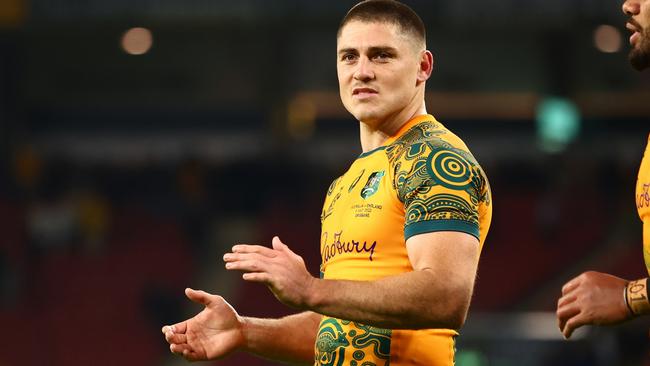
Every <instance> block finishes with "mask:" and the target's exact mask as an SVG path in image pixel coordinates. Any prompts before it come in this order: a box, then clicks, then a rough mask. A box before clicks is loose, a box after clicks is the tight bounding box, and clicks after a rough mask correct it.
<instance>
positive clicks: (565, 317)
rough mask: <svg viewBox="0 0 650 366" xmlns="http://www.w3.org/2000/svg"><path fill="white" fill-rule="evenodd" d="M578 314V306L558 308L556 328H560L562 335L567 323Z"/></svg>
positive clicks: (571, 305)
mask: <svg viewBox="0 0 650 366" xmlns="http://www.w3.org/2000/svg"><path fill="white" fill-rule="evenodd" d="M579 314H580V308H579V307H578V306H575V305H574V304H570V305H564V306H562V307H558V309H557V320H558V327H559V328H560V331H562V332H563V333H564V329H565V327H566V324H567V322H568V321H569V320H570V319H571V318H573V317H575V316H577V315H579Z"/></svg>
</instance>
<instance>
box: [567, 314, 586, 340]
mask: <svg viewBox="0 0 650 366" xmlns="http://www.w3.org/2000/svg"><path fill="white" fill-rule="evenodd" d="M588 323H589V322H588V321H586V319H584V317H582V315H581V314H578V315H576V316H574V317H573V318H571V319H569V320H568V321H567V322H566V325H565V326H564V329H562V335H564V338H566V339H569V338H571V335H572V334H573V331H574V330H576V329H578V328H580V327H581V326H583V325H585V324H588Z"/></svg>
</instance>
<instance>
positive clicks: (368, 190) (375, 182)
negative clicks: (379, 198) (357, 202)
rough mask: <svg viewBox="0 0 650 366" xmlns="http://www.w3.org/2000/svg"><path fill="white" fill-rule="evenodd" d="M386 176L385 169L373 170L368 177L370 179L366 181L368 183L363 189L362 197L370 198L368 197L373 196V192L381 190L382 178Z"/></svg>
mask: <svg viewBox="0 0 650 366" xmlns="http://www.w3.org/2000/svg"><path fill="white" fill-rule="evenodd" d="M383 176H384V171H383V170H380V171H378V172H373V173H371V174H370V176H369V177H368V181H367V182H366V185H365V186H364V187H363V188H362V189H361V198H363V199H364V200H365V199H368V197H370V196H372V195H373V194H375V193H377V191H378V190H379V182H381V178H382V177H383Z"/></svg>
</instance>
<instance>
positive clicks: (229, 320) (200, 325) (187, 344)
mask: <svg viewBox="0 0 650 366" xmlns="http://www.w3.org/2000/svg"><path fill="white" fill-rule="evenodd" d="M185 294H186V295H187V297H188V298H189V299H190V300H192V301H194V302H196V303H199V304H202V305H204V306H205V308H204V309H203V310H202V311H201V312H200V313H198V314H197V315H196V316H194V317H192V318H190V319H188V320H185V321H183V322H180V323H177V324H174V325H171V326H164V327H163V328H162V332H163V334H165V339H166V340H167V342H169V348H170V350H171V351H172V352H173V353H175V354H179V355H182V356H183V357H185V358H186V359H188V360H190V361H200V360H214V359H219V358H222V357H224V356H226V355H228V354H230V353H231V352H233V351H235V350H237V349H238V348H240V347H241V346H242V345H243V343H244V336H243V332H242V322H241V318H240V317H239V315H238V314H237V312H236V311H235V309H233V307H232V306H230V304H228V303H227V302H226V301H225V300H224V299H223V298H222V297H221V296H217V295H212V294H209V293H207V292H204V291H195V290H192V289H189V288H188V289H186V290H185Z"/></svg>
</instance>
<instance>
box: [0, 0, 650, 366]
mask: <svg viewBox="0 0 650 366" xmlns="http://www.w3.org/2000/svg"><path fill="white" fill-rule="evenodd" d="M353 3H354V2H352V1H336V2H334V1H298V0H282V1H280V0H274V1H267V0H239V1H236V2H233V1H225V0H185V1H179V0H142V1H130V0H111V1H104V0H85V1H80V0H57V1H51V0H1V1H0V149H1V150H2V154H1V155H0V228H1V230H0V233H1V234H0V324H2V325H3V328H4V329H3V331H2V332H0V345H1V346H0V365H2V366H14V365H52V366H59V365H60V366H63V365H98V366H103V365H182V364H185V363H184V361H182V360H180V359H178V358H174V357H172V356H171V355H169V353H168V350H167V345H166V343H165V342H164V339H163V337H162V336H161V334H160V327H161V326H162V325H163V324H169V323H171V322H175V321H178V320H181V319H184V318H185V317H187V316H189V315H192V314H194V313H196V312H197V311H198V310H199V307H198V306H194V305H193V304H191V303H189V301H187V300H186V299H185V298H184V295H183V289H184V288H185V287H187V286H192V287H194V288H202V289H205V290H208V291H212V292H216V293H219V294H222V295H223V296H224V297H226V299H227V300H229V301H230V302H231V303H232V304H234V306H235V307H236V308H237V309H238V311H239V312H240V313H241V314H243V315H258V316H277V315H282V314H287V313H290V312H291V310H290V309H287V308H286V307H284V306H282V305H281V304H279V303H278V302H277V301H276V300H275V298H274V297H273V296H272V295H271V294H270V292H269V291H268V290H267V289H266V288H264V287H263V286H259V285H250V284H245V283H244V282H243V281H242V280H241V279H240V278H239V275H238V274H230V273H226V272H225V271H224V270H223V268H222V267H223V266H222V261H221V255H222V254H223V253H224V252H225V251H226V250H227V249H228V248H229V247H230V246H231V245H232V244H234V243H237V242H251V243H262V244H268V243H269V242H270V238H271V237H272V235H275V234H278V235H280V237H282V238H283V239H284V240H285V242H287V243H289V244H290V246H292V247H293V248H294V250H295V251H297V252H298V253H300V254H301V255H303V256H304V257H305V259H306V260H307V262H308V265H309V268H310V270H311V272H312V273H314V274H317V273H318V263H319V255H318V249H317V247H318V242H319V239H318V238H319V215H320V205H321V200H322V198H323V195H324V192H325V190H326V188H327V186H328V185H329V183H330V182H331V180H332V179H333V178H334V177H336V176H338V175H340V174H341V173H342V172H344V170H345V169H346V168H347V166H348V164H349V163H350V162H351V161H352V160H353V159H354V158H355V157H356V156H357V155H358V154H359V153H360V148H359V143H358V127H357V125H356V123H355V121H354V120H353V119H352V118H351V117H350V116H349V115H348V114H347V113H346V112H345V110H344V109H343V108H342V106H341V104H340V102H339V99H338V91H337V81H336V70H335V52H334V51H335V32H336V28H337V26H338V22H339V20H340V18H341V17H342V16H343V15H344V13H345V12H346V11H347V9H348V8H349V7H350V6H351V5H352V4H353ZM407 3H408V4H411V5H412V6H413V7H414V8H415V9H416V11H417V12H418V13H419V14H420V15H421V16H422V18H423V19H424V20H425V22H426V24H427V27H428V34H429V35H428V44H429V48H430V49H431V50H432V51H433V53H434V55H435V57H436V68H435V71H434V75H433V77H432V78H431V80H430V82H429V83H428V95H427V100H428V107H429V111H430V112H431V113H432V114H434V115H435V116H436V117H437V118H438V119H439V120H441V121H443V122H444V123H445V124H446V125H447V126H448V127H450V128H451V129H452V130H454V131H455V132H456V133H458V134H459V135H460V136H461V137H463V138H464V140H465V141H466V143H467V144H468V145H469V147H470V148H471V149H472V151H473V152H474V154H475V155H476V156H477V158H478V159H479V161H480V162H481V164H482V165H483V167H484V169H485V170H486V172H487V174H488V176H489V178H490V180H491V184H492V189H493V196H494V210H495V211H494V220H493V223H492V229H491V232H490V236H489V237H488V240H487V242H486V245H485V247H484V251H483V254H482V259H481V263H480V268H479V276H478V281H477V289H476V293H475V298H474V301H473V304H472V307H471V310H470V316H469V320H468V323H467V326H466V328H465V329H464V330H463V332H462V333H461V337H460V338H459V342H458V349H459V354H458V360H457V361H458V365H460V366H487V365H490V366H509V365H513V366H514V365H517V366H521V365H526V366H528V365H530V366H537V365H540V366H541V365H567V366H569V365H571V366H574V365H575V366H577V365H641V364H646V365H647V364H650V361H649V360H650V358H649V357H648V350H649V349H650V348H649V347H648V344H649V339H648V329H649V328H650V323H648V321H646V320H642V319H641V320H639V321H637V322H635V323H633V324H632V323H630V324H627V325H624V326H621V327H617V328H611V329H595V328H593V329H586V330H585V331H583V332H580V333H579V334H578V335H577V336H576V340H573V341H571V342H566V341H563V340H562V339H561V337H560V333H559V332H558V331H557V330H556V328H555V319H554V314H553V311H554V309H555V302H556V300H557V297H558V295H559V290H560V286H561V285H562V283H564V282H565V281H566V280H568V279H569V278H571V277H573V276H574V275H576V274H578V273H580V272H582V271H583V270H586V269H596V270H600V271H607V272H610V273H613V274H616V275H619V276H622V277H627V278H639V277H642V276H643V275H644V271H645V269H644V265H643V259H642V251H641V224H640V221H639V219H638V217H637V216H636V208H635V204H634V199H633V197H634V184H635V181H636V173H637V169H638V165H639V163H640V159H641V156H642V152H643V148H644V146H645V143H646V141H647V135H648V132H649V128H648V126H650V73H647V72H646V73H645V74H638V73H636V72H634V71H633V70H632V69H631V68H630V66H629V65H628V64H627V61H626V54H627V37H628V34H627V32H626V31H625V28H624V23H625V18H624V17H623V15H622V14H621V13H620V5H621V4H620V2H616V1H609V0H607V1H605V0H581V1H578V0H561V1H560V0H544V1H532V0H530V1H526V2H521V1H512V0H483V1H470V0H454V1H427V2H424V1H409V2H407ZM222 364H224V365H251V366H258V365H259V366H262V365H272V363H270V362H266V361H262V360H258V359H254V358H252V357H249V356H246V355H238V356H235V357H233V358H231V359H228V360H227V361H225V362H223V363H222Z"/></svg>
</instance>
